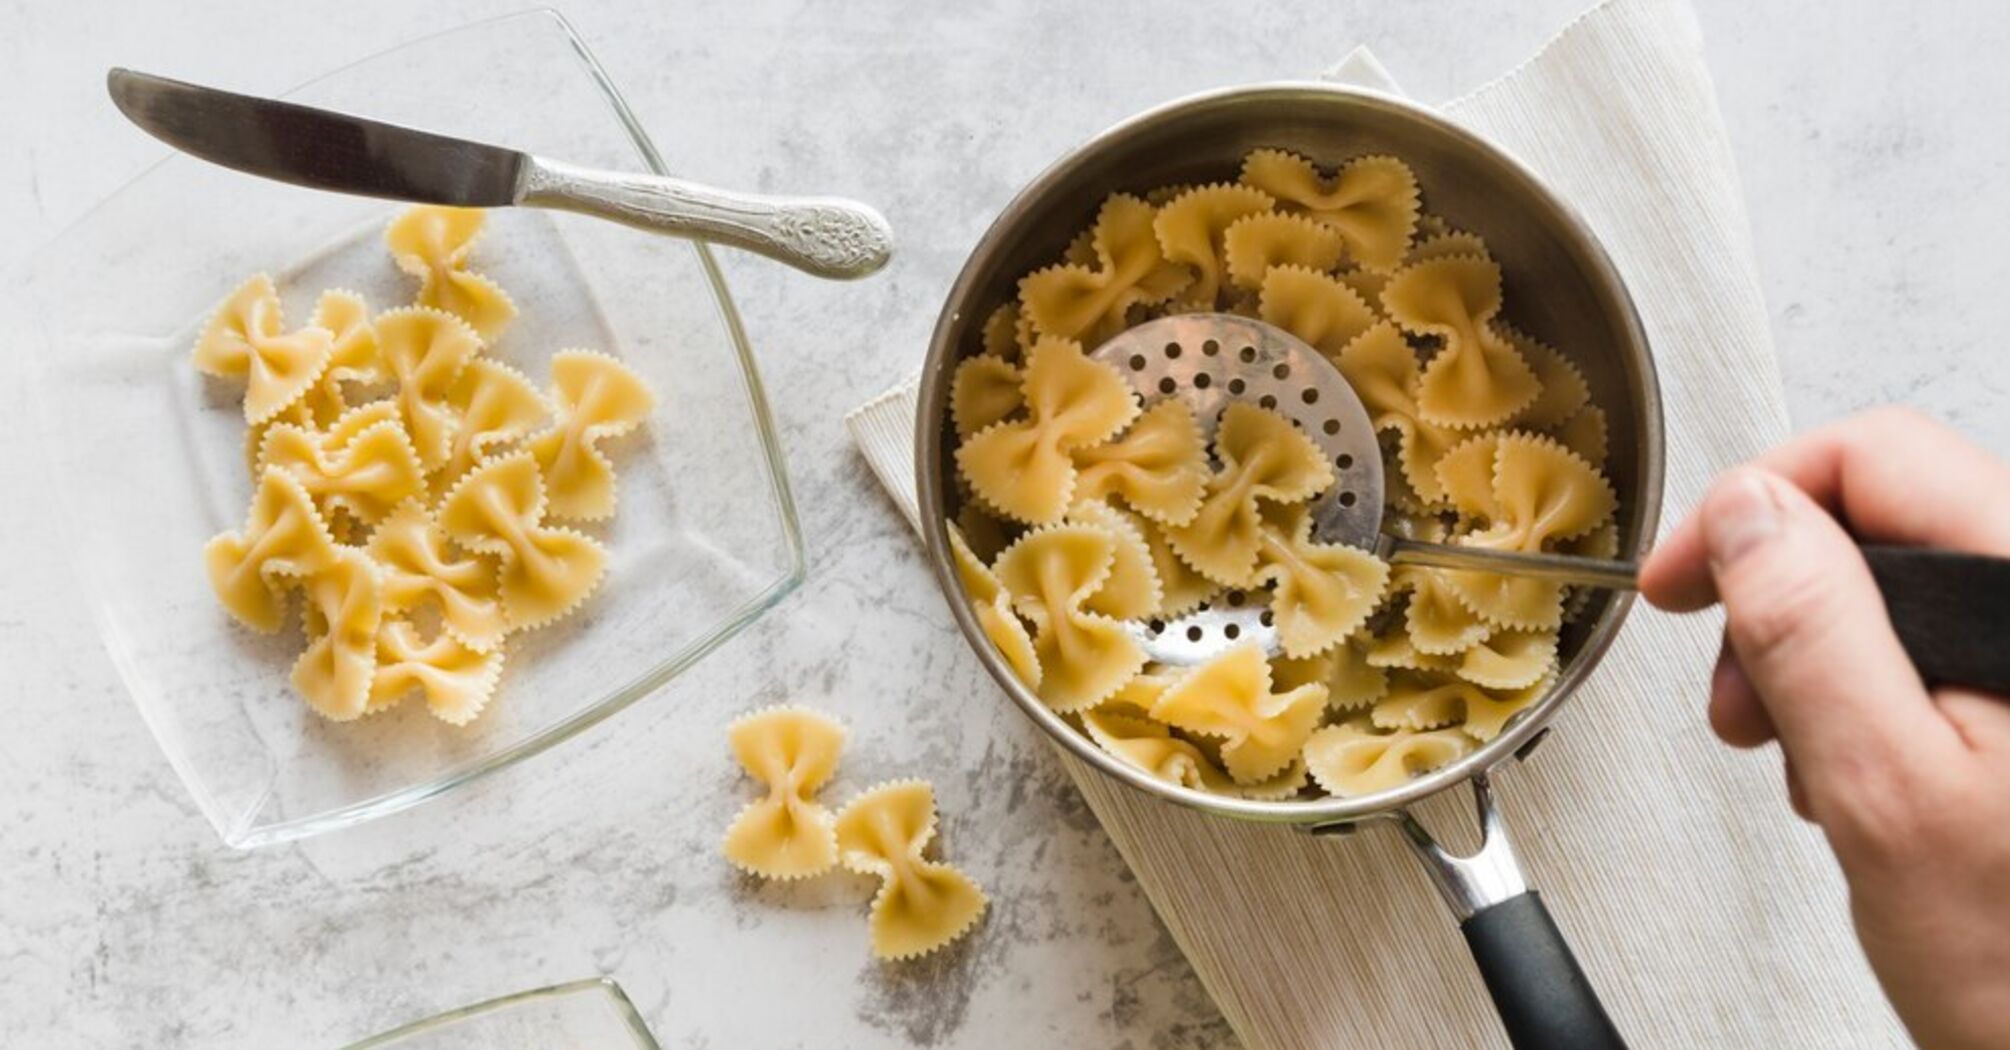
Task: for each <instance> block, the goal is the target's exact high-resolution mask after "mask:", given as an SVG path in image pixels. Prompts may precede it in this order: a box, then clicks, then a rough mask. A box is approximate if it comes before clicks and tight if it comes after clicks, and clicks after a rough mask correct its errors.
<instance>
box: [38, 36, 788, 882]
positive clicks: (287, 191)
mask: <svg viewBox="0 0 2010 1050" xmlns="http://www.w3.org/2000/svg"><path fill="white" fill-rule="evenodd" d="M288 97H289V98H293V99H296V100H299V101H302V102H307V103H310V104H314V105H321V106H328V107H332V108H336V109H343V110H349V111H352V112H356V113H360V114H367V115H370V116H374V117H378V118H381V119H385V120H390V121H393V122H396V123H401V124H408V125H413V126H417V127H422V128H428V129H432V130H439V131H445V132H449V133H453V134H457V135H461V136H464V137H468V138H474V139H480V140H485V141H489V142H495V143H500V144H506V145H509V146H513V147H516V148H519V149H525V150H529V151H531V152H535V153H540V154H543V155H546V156H551V157H555V158H562V159H565V160H568V161H572V162H576V163H582V164H591V165H596V166H601V167H608V168H625V169H629V170H635V169H637V168H638V167H640V168H642V169H647V170H652V171H656V172H662V171H664V166H663V163H662V161H661V159H660V158H659V156H658V155H657V152H656V149H655V147H654V146H653V145H651V144H650V142H649V140H648V138H647V136H645V135H644V134H643V132H642V129H641V127H640V126H638V125H637V123H636V122H635V119H634V117H633V115H631V114H630V113H629V111H628V108H627V106H626V105H625V104H624V103H623V102H622V100H621V98H620V96H619V95H618V94H616V92H615V89H614V86H613V84H612V83H611V82H610V81H609V80H608V78H607V74H606V73H605V72H604V71H603V70H602V69H601V68H600V66H599V65H597V64H596V63H595V62H594V60H593V57H592V56H591V55H590V54H589V53H588V52H587V49H586V45H585V44H584V43H582V42H581V41H580V39H579V37H578V36H577V35H576V34H575V33H574V32H573V30H572V28H571V27H570V26H569V25H567V24H566V23H565V21H564V20H563V19H562V18H560V17H559V16H558V15H556V14H553V13H550V12H542V11H540V12H532V13H528V14H522V15H515V16H511V17H507V18H502V19H498V20H495V21H489V22H482V23H478V24H475V25H471V26H467V27H464V28H461V29H456V30H453V31H450V32H447V33H443V34H440V35H437V36H432V37H428V38H426V39H423V40H419V41H415V42H413V43H410V44H407V45H404V46H402V47H399V48H396V49H393V50H390V51H386V52H384V53H382V54H379V55H377V56H375V57H373V58H369V59H366V60H364V61H362V62H358V63H356V64H354V65H351V66H348V67H346V68H344V69H341V70H338V71H336V72H334V73H331V74H329V75H327V76H325V77H322V78H320V79H318V80H315V81H313V82H311V83H309V84H307V85H306V86H304V87H302V88H300V89H299V90H297V91H295V92H293V93H292V94H290V95H289V96H288ZM107 105H109V102H108V103H107ZM400 208H401V206H400V205H397V204H393V203H390V202H385V201H377V200H368V199H364V198H357V197H345V196H340V195H336V194H328V193H316V192H311V191H307V190H301V189H297V188H294V187H290V186H284V185H280V184H278V183H273V182H267V181H263V180H260V179H255V178H251V177H248V176H244V175H240V174H237V173H234V172H231V171H227V170H224V169H222V168H218V167H215V166H212V165H209V164H205V163H202V162H200V161H196V160H193V159H190V158H186V157H179V156H177V157H173V158H170V159H169V160H166V161H164V162H162V163H161V164H159V165H157V166H156V167H154V168H152V169H151V170H149V171H147V172H146V173H145V174H143V175H141V176H140V177H139V178H137V179H135V180H134V181H133V182H132V183H130V184H129V185H127V186H126V187H125V188H124V189H123V190H121V191H120V192H118V193H117V194H115V195H114V196H112V197H111V198H110V199H108V200H107V201H105V202H104V203H103V204H101V205H100V206H98V207H97V208H96V209H95V210H94V211H92V212H91V213H90V214H89V215H88V216H86V217H85V218H84V219H83V220H82V221H80V222H79V223H78V225H76V226H75V227H73V228H72V229H71V230H69V231H68V232H67V233H66V234H65V235H64V236H63V237H62V238H60V239H59V240H58V241H57V242H56V243H55V244H54V245H53V246H52V247H51V248H50V249H48V250H47V251H46V252H45V253H44V254H43V255H42V256H40V257H38V258H37V259H36V261H35V263H34V268H33V271H32V273H31V274H30V275H29V277H28V279H27V281H26V283H25V284H24V285H23V286H22V288H21V289H20V290H21V292H22V301H21V305H22V306H23V307H24V309H23V310H22V313H23V314H24V322H25V324H26V325H27V326H28V329H27V331H28V335H29V338H28V339H26V340H24V345H27V346H32V347H34V351H33V353H32V354H29V355H27V356H28V357H30V358H31V360H32V361H33V363H34V368H35V372H36V373H37V378H38V380H39V385H38V387H37V389H36V392H35V395H34V398H33V400H34V401H35V402H36V403H37V404H38V405H40V406H41V408H42V409H43V410H44V412H43V416H44V425H43V427H42V430H43V433H44V435H45V437H46V438H47V440H46V443H45V444H46V457H47V460H48V463H49V465H50V468H51V470H50V479H51V485H52V487H53V488H54V489H55V491H56V493H57V499H56V500H55V502H56V503H58V504H60V505H61V507H62V511H63V512H64V513H66V514H67V515H68V525H69V532H70V534H71V536H72V538H73V542H74V544H75V551H76V556H77V561H78V563H79V567H80V571H81V573H82V575H83V577H84V579H85V581H86V585H87V586H88V587H89V589H90V591H91V597H92V599H93V600H94V602H95V605H96V607H97V612H98V620H99V623H100V625H101V628H102V632H103V635H104V640H105V645H106V647H107V649H108V650H109V651H110V653H111V656H112V659H113V660H114V661H115V662H116V663H117V665H118V670H119V673H120V675H121V676H122V677H123V679H124V681H125V683H126V685H127V687H128V688H129V689H130V690H131V692H132V695H133V699H134V700H135V701H136V702H137V703H138V705H139V709H140V712H141V713H142V714H143V715H144V716H145V718H146V720H147V723H148V724H149V725H150V726H151V727H152V729H153V732H154V735H155V736H156V737H157V738H158V739H159V741H160V744H161V747H162V749H163V750H164V751H166V753H167V757H168V759H169V760H170V761H171V762H172V763H173V765H174V768H175V770H176V771H177V772H178V773H179V774H180V775H181V778H182V780H183V781H184V782H185V783H187V785H188V788H189V791H190V792H191V793H192V794H193V795H194V796H195V799H196V801H197V802H198V804H199V805H200V806H201V808H202V811H203V813H204V814H205V815H206V816H207V817H208V818H209V820H210V822H211V823H212V824H214V825H215V827H216V830H217V831H218V833H220V834H221V835H222V836H223V839H224V841H226V842H228V843H230V844H231V845H233V846H237V847H251V846H256V845H261V844H266V843H272V842H279V841H284V840H289V839H296V838H301V837H304V836H307V835H312V834H315V833H318V832H322V831H326V830H330V829H333V828H337V827H342V826H345V825H349V824H353V823H355V822H358V821H362V820H366V819H369V818H371V817H375V816H381V815H383V814H385V813H390V812H393V811H396V810H399V809H403V808H405V807H407V806H411V805H413V804H415V803H417V802H420V801H422V800H424V799H426V798H430V797H432V796H434V795H437V794H439V793H441V792H444V791H447V790H449V789H451V788H453V787H454V786H456V785H459V784H463V783H466V782H467V781H469V780H470V779H472V778H474V777H477V776H480V775H481V774H483V773H486V772H490V771H492V770H495V769H499V768H501V767H503V766H506V765H509V764H511V763H513V762H517V761H519V760H521V759H524V758H527V757H529V756H530V755H533V754H536V753H537V752H539V751H542V750H544V749H545V748H547V747H550V746H552V745H553V744H556V743H558V742H559V741H562V740H565V739H566V738H568V737H570V736H572V735H573V734H575V733H578V732H580V731H581V730H583V729H585V728H587V727H588V726H591V725H593V724H595V723H597V722H599V721H600V720H601V719H604V718H606V717H608V716H609V715H612V714H614V713H615V712H616V711H619V710H621V709H622V708H623V707H625V706H627V705H628V704H630V703H633V702H634V701H635V700H637V699H638V698H640V697H642V696H643V695H644V694H646V693H648V692H650V691H651V690H653V689H656V688H657V687H658V686H661V685H662V684H663V683H664V682H666V681H668V680H669V679H670V678H671V677H672V676H673V675H675V674H677V673H678V672H679V671H681V670H682V669H684V668H685V667H687V666H689V665H690V664H691V663H692V662H693V661H695V660H697V659H698V658H699V657H700V656H702V655H704V654H705V653H706V652H708V651H710V650H711V649H712V648H713V647H715V646H717V645H718V644H719V643H720V642H722V641H724V640H725V639H726V638H728V637H730V636H732V635H733V634H734V633H736V632H737V631H739V630H740V629H741V628H743V627H745V626H746V625H747V624H748V623H749V622H751V621H752V620H753V619H754V618H755V617H757V616H758V615H760V613H761V612H763V611H764V610H766V609H767V608H769V607H770V606H772V605H773V604H774V603H775V602H776V601H778V600H780V598H781V597H782V596H783V595H785V594H787V593H788V592H789V591H791V590H792V589H794V588H795V586H796V585H797V584H798V583H799V582H801V580H802V576H803V555H802V544H801V539H800V536H799V535H798V531H797V524H796V517H795V508H794V505H793V503H792V501H791V498H790V495H789V488H788V479H787V474H786V472H785V469H784V467H783V463H782V458H781V452H780V449H779V448H778V446H777V444H776V438H775V433H774V428H773V426H772V424H771V422H770V419H769V415H768V407H767V402H766V400H765V397H764V395H763V393H762V390H761V383H760V378H759V376H758V374H757V373H756V371H755V367H754V361H753V357H752V355H751V353H750V352H749V350H748V348H747V345H746V340H745V337H744V336H743V334H742V332H741V329H740V323H739V319H738V317H737V316H736V315H735V314H734V311H733V305H732V301H731V299H730V298H729V297H728V295H727V292H726V288H725V285H724V284H723V282H722V280H721V278H720V275H719V272H718V269H717V268H716V267H715V265H714V264H713V261H712V258H711V256H710V255H709V254H708V253H707V252H706V251H705V249H704V248H703V247H702V246H698V245H693V244H690V243H686V242H682V241H675V240H669V239H666V238H661V237H652V236H650V235H647V234H643V233H639V232H636V231H633V230H630V229H627V228H625V227H622V226H617V225H614V224H611V223H606V222H598V221H595V220H592V219H588V218H584V217H581V216H573V215H564V214H557V213H551V212H542V211H534V210H529V209H502V210H498V211H495V212H492V213H491V214H490V224H489V229H488V231H487V232H486V233H485V234H484V235H483V238H482V240H481V242H480V243H478V244H477V246H476V249H475V251H476V268H477V269H479V270H480V271H482V272H484V273H487V274H489V275H490V276H492V277H494V278H495V279H497V280H498V281H499V282H500V283H501V284H502V285H503V287H504V288H506V289H507V290H508V291H509V292H510V294H511V295H512V296H513V297H514V298H515V300H516V302H517V305H518V307H519V309H520V311H521V314H520V316H519V317H518V318H517V320H516V322H515V323H514V324H513V325H512V326H511V327H510V328H509V329H508V330H507V331H506V332H504V333H503V335H502V337H501V338H500V340H499V341H498V343H497V345H496V346H495V347H494V349H493V351H492V353H493V354H494V355H495V356H497V357H499V358H501V359H503V360H505V361H507V362H509V363H510V364H513V365H516V366H517V367H518V368H520V369H521V370H522V371H523V372H524V373H525V374H527V375H530V376H532V377H533V378H535V379H537V380H539V381H540V382H541V381H543V380H544V377H545V376H546V374H547V368H546V358H548V357H549V356H550V354H551V353H552V352H553V351H555V350H559V349H562V348H566V347H592V348H597V349H602V350H606V351H608V352H610V353H613V354H616V355H618V356H620V357H622V358H623V359H624V360H626V361H627V362H628V363H629V364H630V365H632V366H633V367H634V368H636V369H637V370H638V371H639V372H641V373H642V374H643V375H644V376H645V377H647V379H648V380H649V381H650V383H651V385H652V386H654V388H655V389H656V391H657V393H658V395H659V402H660V404H659V406H658V409H657V412H656V415H655V417H654V418H652V419H651V420H650V421H649V423H648V425H647V426H646V427H644V428H643V430H642V433H641V434H640V436H637V437H629V438H624V439H622V444H621V446H620V447H619V449H618V450H616V457H615V458H616V463H617V469H618V472H619V476H620V485H621V493H620V511H619V513H618V514H617V515H616V516H615V518H614V520H613V521H612V522H610V523H608V524H606V525H605V526H601V527H596V528H594V529H592V530H590V531H594V532H596V533H597V534H599V535H600V536H601V537H602V538H603V539H604V540H605V542H606V544H607V547H608V550H609V552H610V555H611V558H610V564H609V569H608V573H607V577H606V579H605V582H604V583H603V584H602V586H601V587H600V589H599V590H598V592H596V594H595V595H594V596H593V598H592V599H591V600H590V601H589V603H588V604H587V605H586V606H585V607H584V608H583V609H582V610H581V611H580V612H578V613H575V614H574V615H573V616H571V617H570V618H568V619H567V620H564V621H561V622H560V623H559V624H557V625H555V626H552V627H547V628H544V629H541V630H537V631H532V632H527V633H525V634H522V635H516V636H512V637H511V639H510V642H509V648H508V658H507V664H506V667H505V670H504V673H503V680H502V685H501V687H500V689H499V690H498V693H497V696H496V698H495V699H494V700H493V701H492V702H491V704H490V706H489V709H488V710H486V711H484V712H483V713H482V715H481V716H480V718H478V719H477V720H476V721H475V722H474V723H473V724H472V725H470V726H467V727H463V728H456V727H453V726H449V725H446V724H444V723H440V722H438V721H436V720H434V719H433V718H432V717H430V716H429V715H428V714H427V713H426V711H425V709H424V704H423V703H420V702H418V701H417V700H416V699H415V698H414V699H408V700H407V701H406V702H405V703H404V704H403V705H401V706H400V707H398V708H397V709H395V710H393V711H390V712H387V713H385V714H382V715H376V716H372V717H369V718H366V719H364V720H362V721H359V722H352V723H346V724H332V723H328V722H325V721H323V720H321V719H320V718H318V717H316V716H315V715H313V714H311V713H310V712H309V711H308V709H307V707H306V705H305V703H304V702H303V701H302V700H301V699H300V698H299V697H298V696H297V695H295V693H294V692H293V690H292V688H291V686H290V684H289V683H288V672H289V669H290V665H291V661H292V659H293V657H294V656H295V654H297V653H298V651H299V649H300V648H301V646H302V644H303V643H302V641H301V639H300V636H299V633H298V629H297V627H295V628H293V629H292V630H291V631H290V632H288V633H284V634H282V635H280V636H279V637H277V638H264V637H258V636H254V635H253V634H251V633H250V632H248V631H245V630H244V629H242V628H240V627H238V626H237V625H236V624H234V623H233V622H232V621H230V620H229V619H228V618H227V617H226V616H225V615H224V613H223V612H222V610H221V608H220V607H219V606H218V604H217V602H216V599H215V597H214V596H213V595H212V594H211V593H210V590H209V586H208V583H207V581H206V579H205V576H204V571H203V567H202V559H201V550H202V545H203V543H204V542H205V541H206V540H208V538H209V537H210V536H212V535H214V534H216V533H217V532H220V531H222V530H225V529H230V528H235V527H237V525H238V524H239V523H241V521H242V520H243V517H244V514H245V508H246V506H247V503H248V500H249V498H250V494H251V488H252V485H251V480H250V478H249V477H248V476H247V472H246V469H245V465H244V430H245V428H244V421H243V416H242V413H241V410H240V409H239V407H238V402H239V397H240V395H239V389H238V387H237V386H236V385H235V384H228V383H221V382H217V381H215V380H211V379H208V378H206V377H204V376H202V375H199V374H198V373H196V372H195V371H194V369H193V368H192V367H191V366H190V365H189V361H188V357H189V348H190V346H191V344H192V342H193V339H194V335H195V331H196V329H197V326H198V325H199V324H200V322H201V319H202V318H203V316H204V315H205V314H206V313H207V311H208V310H209V309H210V308H211V307H212V306H213V305H214V304H215V303H216V302H217V301H218V300H220V299H221V298H222V297H223V296H224V295H225V294H226V293H227V292H229V291H230V290H231V289H232V288H233V287H235V286H236V285H237V284H238V283H239V282H240V281H242V280H243V279H244V278H245V277H246V276H248V275H250V274H252V273H256V272H259V271H265V272H268V273H271V274H272V275H273V277H274V278H275V279H276V280H277V281H278V282H279V284H280V290H281V295H282V298H283V299H284V302H285V307H286V316H287V320H288V323H289V324H299V323H301V322H302V321H303V320H304V319H305V318H306V316H307V314H308V313H309V311H310V310H311V309H312V305H313V300H314V297H315V296H316V295H317V294H318V293H319V292H320V291H321V290H322V289H324V288H329V287H346V288H350V289H353V290H355V291H358V292H361V293H363V294H364V296H365V297H367V298H368V299H369V300H370V302H371V304H372V306H373V308H376V309H382V308H384V307H387V306H391V305H398V304H402V303H405V302H409V301H410V300H411V298H412V295H413V294H414V290H415V289H414V285H413V283H412V281H411V280H410V278H408V277H406V276H405V275H404V274H402V273H399V272H398V271H397V269H396V267H395V266H393V265H392V264H391V262H390V259H389V256H388V255H387V254H386V251H385V249H384V246H383V237H382V234H383V230H384V227H385V225H386V224H387V223H388V222H389V221H390V219H391V218H392V217H393V216H394V215H395V214H397V212H398V211H399V210H400Z"/></svg>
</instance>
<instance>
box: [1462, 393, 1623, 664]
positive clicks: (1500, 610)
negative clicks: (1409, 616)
mask: <svg viewBox="0 0 2010 1050" xmlns="http://www.w3.org/2000/svg"><path fill="white" fill-rule="evenodd" d="M1468 444H1469V445H1471V446H1472V451H1468V450H1467V447H1466V446H1463V445H1462V446H1460V448H1458V449H1454V450H1453V451H1452V453H1451V454H1448V455H1447V456H1446V458H1445V460H1444V461H1443V462H1442V463H1440V464H1439V467H1440V470H1439V476H1440V478H1441V480H1443V481H1444V482H1445V485H1446V490H1447V493H1448V494H1449V495H1450V496H1451V498H1452V501H1453V502H1454V503H1455V504H1457V505H1458V506H1459V508H1460V510H1462V511H1464V512H1466V513H1468V514H1471V515H1473V516H1475V517H1479V518H1483V519H1485V521H1486V523H1487V524H1486V526H1485V527H1484V528H1482V529H1480V530H1479V531H1477V532H1474V533H1471V534H1469V535H1466V536H1463V537H1460V538H1459V541H1458V542H1459V543H1461V544H1463V545H1467V546H1473V547H1484V548H1488V549H1491V550H1508V551H1541V550H1545V549H1547V547H1546V546H1545V545H1546V544H1549V543H1551V542H1554V541H1559V540H1569V539H1575V538H1577V537H1579V536H1583V535H1584V534H1586V533H1588V532H1590V531H1592V530H1593V529H1595V528H1597V527H1598V526H1599V525H1602V524H1604V523H1605V521H1606V520H1607V519H1608V518H1610V517H1611V516H1612V512H1613V509H1614V507H1616V506H1617V504H1618V499H1617V497H1616V496H1614V495H1613V492H1612V486H1611V485H1609V484H1608V483H1607V482H1606V480H1605V479H1604V478H1603V477H1601V476H1600V475H1599V473H1598V471H1597V470H1596V469H1594V468H1593V467H1592V466H1591V464H1589V463H1586V462H1585V461H1584V460H1583V459H1581V458H1579V457H1578V456H1577V455H1576V454H1575V453H1573V452H1570V451H1569V450H1567V449H1565V448H1564V447H1563V446H1561V445H1558V444H1557V443H1556V442H1554V441H1551V440H1549V439H1548V438H1543V437H1537V436H1534V435H1529V434H1520V433H1510V434H1505V435H1499V436H1494V435H1487V436H1482V437H1476V438H1473V439H1472V441H1471V442H1469V443H1468ZM1489 445H1490V446H1491V447H1492V464H1493V470H1492V474H1491V477H1490V478H1488V479H1487V480H1488V482H1490V484H1489V485H1487V486H1486V487H1484V488H1483V487H1482V486H1481V485H1480V484H1479V482H1478V471H1477V469H1476V464H1484V463H1485V462H1486V457H1485V455H1484V453H1485V451H1486V449H1487V448H1488V446H1489ZM1444 575H1445V578H1446V581H1447V583H1448V584H1449V585H1450V586H1451V588H1452V590H1453V591H1454V592H1455V593H1456V594H1457V595H1458V596H1459V600H1460V601H1462V602H1464V603H1465V604H1466V606H1467V607H1468V608H1470V609H1472V610H1473V611H1474V612H1476V613H1478V614H1480V615H1481V616H1482V617H1485V618H1486V619H1487V620H1489V621H1490V622H1492V623H1494V624H1496V625H1498V626H1502V627H1510V628H1521V629H1532V630H1547V629H1550V628H1554V627H1556V626H1558V625H1559V624H1560V623H1562V621H1563V588H1562V586H1561V585H1560V584H1556V583H1552V582H1550V581H1547V580H1537V579H1530V578H1528V577H1521V576H1506V575H1500V574H1495V573H1486V572H1470V571H1463V570H1459V571H1447V572H1445V574H1444Z"/></svg>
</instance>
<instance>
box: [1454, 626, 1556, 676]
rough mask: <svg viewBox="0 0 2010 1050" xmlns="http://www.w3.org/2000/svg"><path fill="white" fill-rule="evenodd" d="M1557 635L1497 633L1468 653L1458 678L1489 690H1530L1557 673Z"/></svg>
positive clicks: (1461, 658) (1514, 632) (1541, 632)
mask: <svg viewBox="0 0 2010 1050" xmlns="http://www.w3.org/2000/svg"><path fill="white" fill-rule="evenodd" d="M1556 645H1557V640H1556V632H1555V631H1497V632H1495V633H1494V635H1493V637H1491V638H1488V639H1487V640H1486V641H1484V642H1480V643H1478V644H1476V645H1474V646H1473V647H1472V648H1470V649H1467V650H1466V651H1465V654H1464V655H1463V656H1462V657H1460V659H1459V670H1458V675H1459V677H1460V678H1463V679H1465V680H1466V681H1468V682H1472V683H1474V684H1475V685H1482V686H1485V687H1487V688H1488V689H1526V688H1528V687H1529V686H1532V685H1535V684H1536V683H1537V682H1540V681H1542V680H1543V679H1544V678H1546V677H1548V676H1549V675H1550V674H1551V673H1552V672H1554V671H1555V670H1556Z"/></svg>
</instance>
